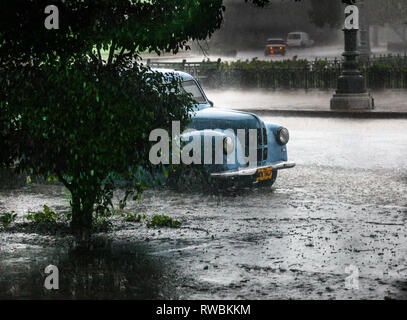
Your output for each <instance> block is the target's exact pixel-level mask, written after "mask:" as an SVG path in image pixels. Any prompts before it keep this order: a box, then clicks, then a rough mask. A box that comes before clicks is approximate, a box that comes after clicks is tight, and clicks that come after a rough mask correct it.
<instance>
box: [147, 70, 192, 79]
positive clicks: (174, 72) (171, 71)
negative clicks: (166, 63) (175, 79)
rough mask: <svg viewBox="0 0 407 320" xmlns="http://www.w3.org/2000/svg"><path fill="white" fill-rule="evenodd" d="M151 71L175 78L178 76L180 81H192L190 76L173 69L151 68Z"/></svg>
mask: <svg viewBox="0 0 407 320" xmlns="http://www.w3.org/2000/svg"><path fill="white" fill-rule="evenodd" d="M151 70H153V71H156V72H161V73H172V74H175V75H177V76H179V77H180V78H181V79H182V80H184V81H186V80H194V77H193V76H191V75H190V74H189V73H186V72H183V71H178V70H174V69H165V68H151Z"/></svg>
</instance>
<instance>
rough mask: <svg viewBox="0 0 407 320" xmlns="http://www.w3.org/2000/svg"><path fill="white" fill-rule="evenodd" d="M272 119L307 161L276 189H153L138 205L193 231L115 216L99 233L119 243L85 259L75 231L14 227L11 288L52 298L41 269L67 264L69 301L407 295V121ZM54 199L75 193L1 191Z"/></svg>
mask: <svg viewBox="0 0 407 320" xmlns="http://www.w3.org/2000/svg"><path fill="white" fill-rule="evenodd" d="M265 120H267V121H274V122H276V123H279V124H282V125H284V126H286V127H287V128H289V129H290V132H291V141H290V143H289V148H288V151H289V158H290V160H292V161H295V162H297V164H298V165H297V167H296V168H294V169H292V170H286V171H282V172H280V174H279V177H278V179H277V182H276V184H275V185H274V186H273V188H267V187H252V188H248V189H246V190H240V191H233V192H219V193H215V194H211V195H203V194H198V193H191V192H187V191H185V192H182V193H179V192H175V191H171V190H168V189H166V188H161V189H155V190H150V191H147V192H146V193H145V194H144V195H143V199H142V202H141V204H137V203H134V204H130V206H129V207H128V208H127V210H128V211H129V212H137V213H145V214H147V215H148V216H151V215H153V214H165V215H168V216H170V217H172V218H174V219H177V220H179V221H180V222H181V223H182V224H181V228H180V229H166V228H161V229H154V228H147V227H146V225H145V223H143V222H141V223H128V222H124V221H122V220H120V219H119V218H113V220H112V222H113V231H112V232H110V233H109V234H101V235H99V237H102V238H105V239H106V238H107V239H110V240H111V243H110V242H108V243H110V244H109V245H104V246H103V247H102V248H98V247H96V248H95V254H94V255H90V256H88V255H87V256H85V257H84V256H82V257H81V256H80V255H79V256H78V254H77V253H76V254H75V255H72V253H69V250H68V248H69V237H64V238H62V237H60V236H58V235H57V236H55V235H49V234H41V233H28V232H25V233H22V232H21V231H20V232H19V231H18V230H14V231H13V232H12V231H8V232H6V231H2V232H0V244H1V247H0V268H1V269H0V270H1V272H0V295H1V296H13V295H14V296H21V295H22V296H24V295H25V296H35V297H37V296H40V297H44V298H48V297H52V295H50V293H47V292H44V290H43V289H42V287H41V286H42V281H43V275H42V274H41V272H43V269H44V268H45V266H46V265H47V264H49V263H51V262H54V261H56V262H54V263H55V264H60V266H61V267H60V273H61V277H65V278H63V279H65V280H63V281H65V282H61V287H63V288H64V291H62V289H61V293H60V296H61V295H62V296H64V297H67V298H80V297H92V296H93V297H95V298H98V297H124V298H152V299H154V298H185V299H200V298H203V299H207V298H208V299H216V298H220V299H271V298H276V299H289V298H294V299H310V298H311V299H318V298H321V299H355V298H363V299H366V298H368V299H383V298H385V297H390V298H404V299H406V298H407V291H406V290H407V268H406V258H407V239H406V238H407V232H406V222H407V221H406V220H407V197H406V194H407V161H406V160H405V159H406V158H407V144H406V141H407V121H406V120H400V121H396V120H346V119H318V118H312V119H308V118H272V119H265ZM48 189H49V190H51V191H49V190H48ZM16 197H17V198H16ZM16 199H18V200H16ZM22 203H25V206H26V207H24V206H23V205H21V204H22ZM44 203H46V204H48V205H50V206H52V207H53V208H56V206H59V210H62V211H63V210H66V205H67V196H66V194H65V193H64V191H63V189H62V188H61V187H59V186H52V185H51V186H46V185H31V186H27V187H25V188H23V189H19V190H15V191H7V192H6V191H1V193H0V210H1V211H7V210H15V211H17V212H18V213H19V214H20V215H22V214H24V213H25V212H24V211H25V210H27V209H28V208H29V207H30V206H31V207H32V206H37V205H38V206H41V205H42V204H44ZM32 209H37V208H32ZM67 239H68V240H67ZM106 246H107V247H106ZM55 248H60V249H58V250H56V249H55ZM349 266H351V267H352V268H351V269H348V267H349ZM349 270H358V272H359V276H358V277H357V279H356V280H357V281H358V288H356V287H352V288H349V286H347V285H346V283H347V282H346V281H347V279H349V277H352V276H354V274H352V271H349ZM64 273H65V274H64ZM71 278H72V279H76V280H75V281H71V282H69V281H67V279H71ZM10 279H15V281H14V282H12V281H10ZM89 279H90V280H89ZM62 284H63V286H62ZM85 284H86V285H85ZM148 286H150V288H148ZM85 287H86V288H85ZM73 292H74V293H73ZM60 296H59V297H60Z"/></svg>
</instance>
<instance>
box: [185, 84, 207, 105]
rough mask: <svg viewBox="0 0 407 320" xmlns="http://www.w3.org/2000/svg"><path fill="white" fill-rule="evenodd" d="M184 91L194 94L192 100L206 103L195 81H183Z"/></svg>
mask: <svg viewBox="0 0 407 320" xmlns="http://www.w3.org/2000/svg"><path fill="white" fill-rule="evenodd" d="M182 89H183V90H184V91H185V92H187V93H190V94H192V98H193V99H194V100H195V102H196V103H206V99H205V98H204V96H203V95H202V92H201V90H200V89H199V87H198V85H197V84H196V83H195V81H194V80H187V81H183V82H182Z"/></svg>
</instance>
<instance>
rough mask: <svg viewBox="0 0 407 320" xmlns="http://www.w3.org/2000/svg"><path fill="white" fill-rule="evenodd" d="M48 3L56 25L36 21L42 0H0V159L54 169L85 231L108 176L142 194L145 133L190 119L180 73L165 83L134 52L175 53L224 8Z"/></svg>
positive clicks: (178, 0) (214, 4)
mask: <svg viewBox="0 0 407 320" xmlns="http://www.w3.org/2000/svg"><path fill="white" fill-rule="evenodd" d="M55 4H56V5H57V7H58V9H59V14H60V20H61V22H60V29H58V30H47V29H46V28H45V27H44V19H45V18H46V15H45V14H44V8H45V7H46V6H47V5H48V3H47V1H43V0H36V1H35V0H34V1H28V2H27V1H3V2H2V3H1V7H0V24H1V29H0V30H1V31H0V43H1V44H2V45H1V52H0V84H1V88H2V91H1V93H0V94H1V95H0V115H1V118H0V125H1V127H0V134H1V137H0V141H1V144H2V153H1V157H0V158H1V162H2V164H4V165H10V164H12V163H15V162H17V163H18V166H17V169H18V170H19V171H25V172H32V173H34V174H38V175H41V176H45V177H48V176H57V177H58V178H59V180H60V181H61V182H62V183H63V184H64V185H65V186H66V187H67V188H68V190H69V191H70V193H71V196H72V200H71V207H72V223H71V225H72V230H73V231H74V232H75V233H76V234H77V235H78V236H79V237H80V238H87V237H88V235H89V230H90V229H91V226H92V213H93V211H94V210H96V208H97V206H95V204H96V205H100V204H102V202H103V201H104V200H106V198H108V199H107V203H109V201H110V200H111V199H109V197H111V185H112V179H109V177H110V176H111V174H112V173H115V174H116V175H121V176H122V177H123V179H126V181H132V183H131V187H132V190H133V191H136V192H137V191H141V190H142V189H143V186H144V185H145V183H144V181H143V179H142V178H140V175H137V170H138V168H140V166H143V167H144V168H149V162H148V151H149V146H150V144H149V141H148V136H149V132H150V131H151V130H152V129H155V128H163V129H169V128H170V127H171V121H173V120H178V121H181V124H182V126H185V125H186V124H187V122H188V118H189V116H188V111H189V110H190V106H191V104H192V100H191V99H190V97H189V96H186V95H185V94H181V92H180V90H179V80H178V79H176V78H174V77H167V78H166V79H165V80H163V76H162V74H160V73H155V72H152V71H151V70H150V69H149V68H147V67H146V66H144V65H143V64H141V63H140V62H138V61H137V59H138V58H139V56H138V54H139V53H140V52H143V51H156V52H160V51H162V50H164V51H172V52H177V51H178V50H179V49H181V48H185V46H186V42H187V41H188V40H189V39H191V38H192V39H204V38H206V37H208V36H209V35H210V34H211V33H213V31H214V30H215V29H216V28H218V27H219V26H220V22H221V20H222V9H223V8H222V1H220V0H211V1H205V2H201V1H193V0H172V1H168V0H165V1H158V0H157V1H137V2H134V1H133V2H130V1H108V0H98V1H80V0H77V1H69V2H68V1H59V2H57V3H55ZM6 7H7V10H6ZM10 13H11V14H10ZM103 50H107V52H108V55H107V57H106V58H104V57H103V54H102V51H103ZM3 147H4V149H3ZM3 150H4V151H6V152H3ZM129 193H130V191H129ZM129 193H128V194H129Z"/></svg>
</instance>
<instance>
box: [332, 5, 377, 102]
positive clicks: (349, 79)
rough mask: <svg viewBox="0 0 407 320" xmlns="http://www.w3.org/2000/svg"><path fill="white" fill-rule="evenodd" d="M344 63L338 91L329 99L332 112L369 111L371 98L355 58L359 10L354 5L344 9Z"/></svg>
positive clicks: (356, 54) (357, 54)
mask: <svg viewBox="0 0 407 320" xmlns="http://www.w3.org/2000/svg"><path fill="white" fill-rule="evenodd" d="M345 15H346V19H345V25H344V29H343V31H344V33H345V52H344V53H343V54H342V55H343V56H344V57H345V61H344V62H343V64H342V73H341V75H340V77H339V79H338V89H337V90H336V94H334V96H333V98H332V99H331V109H333V110H371V109H373V108H374V103H373V98H372V97H371V96H370V94H369V93H368V92H367V91H366V86H365V80H364V78H363V75H362V73H361V72H360V70H359V62H358V61H357V57H358V56H359V52H358V51H357V34H358V31H359V9H358V7H357V6H355V5H350V6H347V7H346V8H345Z"/></svg>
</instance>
